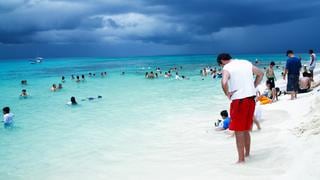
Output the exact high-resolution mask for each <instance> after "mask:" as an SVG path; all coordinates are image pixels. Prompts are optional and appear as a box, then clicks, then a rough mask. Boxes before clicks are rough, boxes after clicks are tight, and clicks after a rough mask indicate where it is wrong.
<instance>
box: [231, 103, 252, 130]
mask: <svg viewBox="0 0 320 180" xmlns="http://www.w3.org/2000/svg"><path fill="white" fill-rule="evenodd" d="M255 106H256V102H255V100H254V97H247V98H244V99H235V100H232V102H231V104H230V119H231V122H230V126H229V129H230V130H233V131H249V130H251V127H252V122H253V114H254V108H255Z"/></svg>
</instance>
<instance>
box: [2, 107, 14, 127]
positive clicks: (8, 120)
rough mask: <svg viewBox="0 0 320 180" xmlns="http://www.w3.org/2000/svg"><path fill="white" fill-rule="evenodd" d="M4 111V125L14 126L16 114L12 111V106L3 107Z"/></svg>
mask: <svg viewBox="0 0 320 180" xmlns="http://www.w3.org/2000/svg"><path fill="white" fill-rule="evenodd" d="M2 112H3V125H4V127H10V126H12V124H13V117H14V114H12V113H10V108H9V107H4V108H3V109H2Z"/></svg>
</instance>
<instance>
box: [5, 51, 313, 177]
mask: <svg viewBox="0 0 320 180" xmlns="http://www.w3.org/2000/svg"><path fill="white" fill-rule="evenodd" d="M235 57H236V58H240V59H248V60H251V61H252V62H254V61H255V59H259V61H260V62H261V64H260V65H259V66H260V67H261V68H263V67H265V66H267V64H269V62H270V61H271V60H274V61H276V63H277V64H280V66H282V65H283V64H284V60H285V59H286V58H285V57H284V56H283V55H280V54H275V55H239V56H235ZM302 57H303V58H304V59H307V58H308V56H307V55H303V56H302ZM215 58H216V57H215V56H213V55H212V56H210V55H201V56H200V55H199V56H158V57H135V58H60V59H45V60H44V61H43V62H42V63H40V64H30V63H29V61H28V59H19V60H2V61H0V66H1V71H0V87H1V93H0V106H1V108H2V107H4V106H10V108H11V112H12V113H14V114H15V117H14V121H15V124H14V127H13V128H12V129H5V128H0V157H1V158H0V164H1V167H0V179H32V180H37V179H148V178H147V177H149V179H150V178H151V177H155V176H158V178H159V175H162V176H163V177H164V178H165V177H171V178H174V177H179V174H180V173H181V172H180V171H185V170H189V169H192V166H193V165H195V166H196V165H200V167H201V165H202V164H201V162H202V161H201V160H202V158H203V159H204V158H205V157H203V156H201V157H202V158H198V159H197V155H198V154H201V152H202V150H201V148H202V147H199V146H197V144H198V143H199V142H201V137H204V138H207V139H210V138H212V141H213V142H214V139H215V138H217V137H215V136H212V134H210V133H208V131H210V129H212V125H213V123H214V121H215V120H216V119H217V118H220V117H219V112H220V111H221V110H222V109H227V108H228V106H229V102H228V100H227V99H226V98H225V97H224V95H223V93H222V90H221V87H220V79H212V78H211V77H210V76H207V77H201V76H200V73H199V72H200V70H201V69H202V68H204V67H206V66H216V60H215ZM180 66H182V69H181V70H179V74H180V75H185V76H187V77H189V78H190V80H175V79H174V76H173V77H172V78H171V79H166V78H164V77H163V76H160V77H159V78H158V79H153V80H150V79H146V78H144V74H145V72H147V71H149V72H150V71H154V72H156V68H157V67H160V68H161V69H162V71H163V72H165V71H166V70H168V69H169V68H171V67H178V69H179V67H180ZM104 71H106V72H107V73H108V75H107V77H104V78H102V77H101V76H100V72H104ZM89 72H92V73H96V77H91V78H90V77H88V73H89ZM121 72H125V75H121ZM280 72H281V68H279V69H278V70H277V74H278V75H279V74H280ZM71 74H75V75H81V74H85V75H86V80H85V81H84V82H80V83H76V82H74V81H73V80H71ZM62 75H64V76H65V77H66V82H65V83H62V85H63V89H62V90H60V91H58V92H51V91H50V90H49V89H50V87H51V85H52V84H53V83H56V84H58V83H61V76H62ZM22 79H26V80H27V81H28V85H21V84H20V81H21V80H22ZM22 89H26V90H27V92H28V93H29V94H30V97H28V98H27V99H20V98H19V94H20V92H21V90H22ZM98 95H101V96H102V97H103V98H102V99H95V100H93V101H81V99H85V98H87V97H97V96H98ZM71 96H75V97H76V99H77V101H78V103H79V105H78V106H74V107H71V106H68V105H66V103H67V102H68V101H69V99H70V97H71ZM212 146H213V147H214V146H215V144H213V145H212ZM212 152H213V153H215V150H214V149H213V151H212ZM216 153H219V152H216ZM190 157H194V159H193V158H191V159H190ZM189 161H190V162H189ZM211 166H214V164H213V165H211ZM177 167H179V168H180V169H178V170H176V171H174V170H173V169H174V168H177ZM213 169H214V168H213ZM221 171H223V170H221ZM167 172H170V173H169V174H171V175H168V176H166V175H164V174H163V173H167ZM215 172H217V173H219V169H218V170H215ZM175 173H176V174H175ZM159 179H161V178H159ZM162 179H163V178H162ZM182 179H183V178H182Z"/></svg>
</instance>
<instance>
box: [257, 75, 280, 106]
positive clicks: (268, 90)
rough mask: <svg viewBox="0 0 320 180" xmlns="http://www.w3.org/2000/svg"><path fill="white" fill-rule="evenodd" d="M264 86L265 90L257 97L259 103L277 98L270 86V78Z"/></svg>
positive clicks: (266, 102) (270, 101) (265, 102)
mask: <svg viewBox="0 0 320 180" xmlns="http://www.w3.org/2000/svg"><path fill="white" fill-rule="evenodd" d="M266 87H267V88H266V90H265V91H264V92H263V93H262V95H261V96H259V97H258V101H260V103H261V104H268V103H272V102H274V101H276V100H278V97H277V92H276V89H275V88H271V82H270V80H267V81H266Z"/></svg>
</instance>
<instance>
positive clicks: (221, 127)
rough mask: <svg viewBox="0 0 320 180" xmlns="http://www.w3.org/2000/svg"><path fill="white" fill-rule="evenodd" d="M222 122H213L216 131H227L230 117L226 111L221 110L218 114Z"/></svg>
mask: <svg viewBox="0 0 320 180" xmlns="http://www.w3.org/2000/svg"><path fill="white" fill-rule="evenodd" d="M220 115H221V118H222V120H220V119H219V120H218V122H215V123H214V125H215V126H216V130H217V131H223V130H227V129H228V128H229V124H230V117H229V115H228V111H227V110H223V111H221V112H220Z"/></svg>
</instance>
